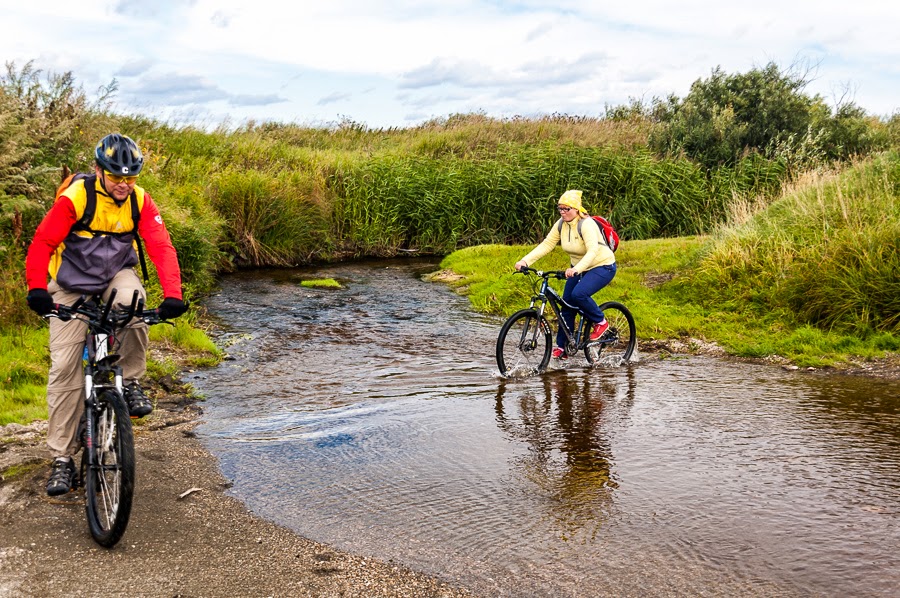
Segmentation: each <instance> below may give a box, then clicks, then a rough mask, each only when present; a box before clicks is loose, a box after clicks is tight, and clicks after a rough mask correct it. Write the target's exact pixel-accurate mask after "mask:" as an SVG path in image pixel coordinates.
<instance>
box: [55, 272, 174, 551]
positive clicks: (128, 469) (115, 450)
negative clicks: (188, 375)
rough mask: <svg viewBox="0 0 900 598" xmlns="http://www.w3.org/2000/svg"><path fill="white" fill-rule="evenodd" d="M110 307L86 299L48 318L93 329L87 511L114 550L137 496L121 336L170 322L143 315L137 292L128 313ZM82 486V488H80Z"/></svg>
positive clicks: (94, 532)
mask: <svg viewBox="0 0 900 598" xmlns="http://www.w3.org/2000/svg"><path fill="white" fill-rule="evenodd" d="M115 296H116V290H115V289H113V290H112V291H111V292H110V297H109V301H107V302H106V303H104V302H103V301H102V300H101V299H100V297H97V296H95V297H93V298H90V299H88V298H87V297H85V296H82V297H81V298H80V299H79V300H78V301H76V302H75V303H74V304H73V305H71V306H66V305H56V306H55V308H56V309H55V310H54V311H53V312H52V313H50V314H48V315H47V317H56V318H59V319H60V320H64V321H68V320H71V319H73V318H74V319H79V320H81V321H83V322H85V323H86V324H87V338H86V340H85V353H84V385H85V388H84V390H85V399H84V411H85V417H84V420H83V426H84V428H83V431H82V432H80V433H81V434H82V437H81V438H82V444H83V447H84V451H83V452H82V455H81V468H80V472H79V482H80V483H81V485H83V486H84V489H85V490H84V492H85V510H86V513H87V520H88V527H89V528H90V531H91V536H93V538H94V540H96V542H97V543H98V544H100V545H101V546H105V547H107V548H110V547H112V546H115V544H116V543H117V542H118V541H119V540H120V539H121V538H122V535H123V534H124V533H125V528H126V527H127V526H128V518H129V517H130V516H131V502H132V498H133V496H134V475H135V457H134V433H133V431H132V428H131V416H130V415H129V413H128V405H126V404H125V397H124V394H123V389H124V380H123V377H122V368H121V366H119V365H117V364H116V362H117V361H118V360H119V355H118V354H117V353H116V351H117V350H118V346H119V340H118V338H117V335H118V334H119V333H120V332H121V331H122V329H124V328H125V327H126V326H127V325H128V324H129V323H131V322H132V321H133V320H135V319H138V320H142V321H143V322H144V323H146V324H160V323H166V324H170V322H166V321H165V320H162V319H160V317H159V312H158V310H155V309H154V310H148V311H144V310H143V299H139V298H138V292H137V291H135V293H134V297H133V298H132V300H131V305H130V306H129V307H128V308H127V309H112V305H113V301H114V299H115ZM76 483H77V482H76Z"/></svg>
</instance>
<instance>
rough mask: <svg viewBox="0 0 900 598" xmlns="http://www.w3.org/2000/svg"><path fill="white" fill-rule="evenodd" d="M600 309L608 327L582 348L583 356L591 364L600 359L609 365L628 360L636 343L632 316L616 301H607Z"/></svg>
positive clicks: (598, 361)
mask: <svg viewBox="0 0 900 598" xmlns="http://www.w3.org/2000/svg"><path fill="white" fill-rule="evenodd" d="M600 311H602V312H603V314H604V315H605V316H606V320H607V321H608V322H609V328H608V329H607V331H606V332H604V333H603V336H601V337H600V340H598V341H595V342H593V343H588V345H587V346H586V347H585V348H584V356H585V358H587V360H588V363H590V364H591V365H593V364H596V363H600V362H601V360H603V361H604V362H606V361H609V362H610V363H611V365H619V364H620V363H621V362H625V361H628V360H629V359H631V354H632V353H633V352H634V346H635V344H636V343H637V335H636V334H635V326H634V316H632V315H631V312H630V311H628V308H627V307H625V306H624V305H622V304H621V303H619V302H617V301H607V302H606V303H604V304H603V305H601V306H600Z"/></svg>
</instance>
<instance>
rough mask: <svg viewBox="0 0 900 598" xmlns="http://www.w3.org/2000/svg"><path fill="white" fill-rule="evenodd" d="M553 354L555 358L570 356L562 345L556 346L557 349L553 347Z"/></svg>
mask: <svg viewBox="0 0 900 598" xmlns="http://www.w3.org/2000/svg"><path fill="white" fill-rule="evenodd" d="M552 355H553V359H568V358H569V356H568V355H566V350H565V349H563V348H562V347H556V348H555V349H553V353H552Z"/></svg>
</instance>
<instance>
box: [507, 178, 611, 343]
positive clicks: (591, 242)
mask: <svg viewBox="0 0 900 598" xmlns="http://www.w3.org/2000/svg"><path fill="white" fill-rule="evenodd" d="M557 209H558V210H559V213H560V216H561V218H560V220H557V221H556V222H555V223H554V224H553V226H552V227H551V228H550V232H549V233H547V236H546V238H545V239H544V240H543V242H541V244H540V245H538V246H537V247H535V248H534V249H533V250H532V251H531V252H530V253H529V254H528V255H526V256H525V257H523V258H522V259H521V260H519V261H518V262H516V264H515V268H516V270H521V269H522V267H523V266H531V264H533V263H535V262H536V261H538V260H539V259H541V258H542V257H544V256H545V255H547V254H548V253H550V252H551V251H553V248H554V247H556V245H557V244H559V245H561V246H562V248H563V251H565V252H566V253H568V254H569V258H570V262H569V263H570V267H569V268H567V269H566V286H565V290H564V291H563V300H564V301H565V302H566V303H569V304H570V305H574V306H576V307H578V308H579V309H580V310H581V311H582V312H584V315H585V317H586V318H588V319H589V320H590V321H591V322H593V326H592V327H591V335H590V340H591V341H595V340H597V339H599V338H600V337H601V336H603V333H604V332H606V329H607V328H609V322H607V321H606V316H604V315H603V312H602V311H600V308H599V307H598V306H597V302H596V301H594V299H593V297H592V295H593V294H594V293H596V292H597V291H599V290H600V289H602V288H603V287H605V286H606V285H608V284H609V283H610V281H612V279H613V277H614V276H615V275H616V256H615V254H614V253H613V252H612V250H611V249H610V248H609V247H607V246H606V243H605V242H604V240H603V235H601V234H600V227H599V225H598V224H597V223H596V221H594V219H593V218H591V217H590V216H588V213H587V210H585V209H584V207H582V205H581V191H578V190H575V189H572V190H569V191H566V192H565V193H563V194H562V196H561V197H560V198H559V202H558V205H557ZM579 222H580V223H581V225H580V226H579ZM562 315H563V319H564V320H565V322H566V325H567V326H568V327H569V329H570V330H571V329H573V328H574V327H575V311H574V310H571V309H568V308H563V310H562ZM556 345H557V346H556V348H555V349H553V357H555V358H556V359H567V358H568V355H567V354H566V349H565V346H566V335H565V332H563V330H562V328H561V327H560V329H559V330H558V331H557V333H556Z"/></svg>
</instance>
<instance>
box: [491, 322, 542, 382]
mask: <svg viewBox="0 0 900 598" xmlns="http://www.w3.org/2000/svg"><path fill="white" fill-rule="evenodd" d="M552 346H553V345H552V341H551V339H550V323H549V322H548V321H547V319H546V318H544V317H543V316H540V315H539V314H538V312H537V311H535V310H533V309H523V310H521V311H517V312H516V313H514V314H513V315H511V316H510V317H509V319H508V320H506V322H504V324H503V327H502V328H500V335H499V336H498V337H497V367H499V368H500V373H501V374H502V375H503V376H506V377H512V376H530V375H533V374H540V373H541V372H543V371H544V370H545V369H546V368H547V364H548V363H549V362H550V350H551V349H552Z"/></svg>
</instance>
